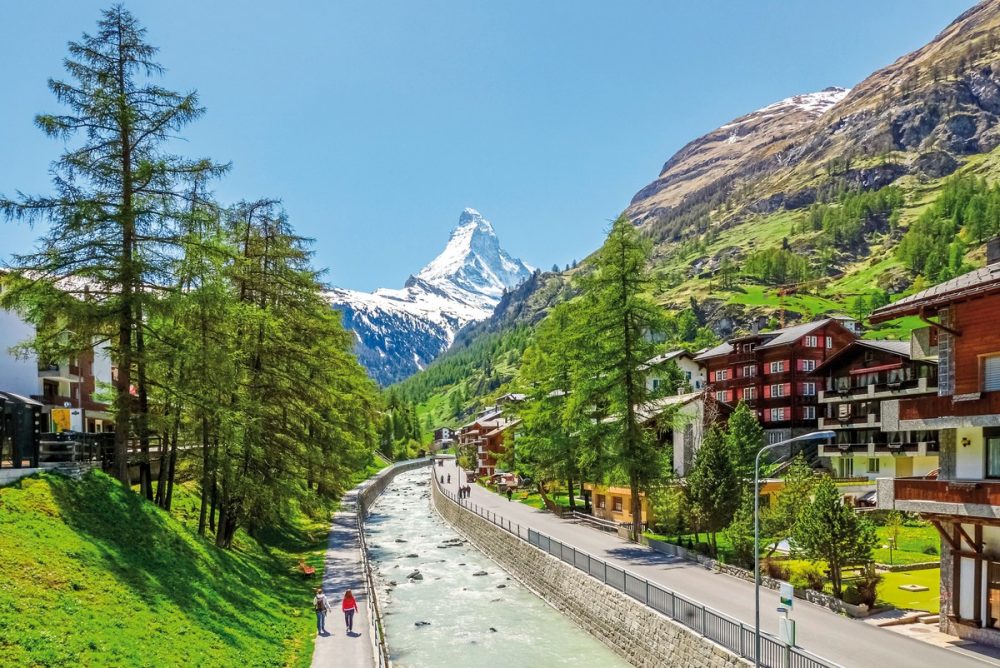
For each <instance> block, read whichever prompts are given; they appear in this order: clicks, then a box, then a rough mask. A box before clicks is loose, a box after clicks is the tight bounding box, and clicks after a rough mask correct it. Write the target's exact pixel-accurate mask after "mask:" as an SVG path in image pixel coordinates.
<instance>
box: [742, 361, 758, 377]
mask: <svg viewBox="0 0 1000 668" xmlns="http://www.w3.org/2000/svg"><path fill="white" fill-rule="evenodd" d="M756 375H757V367H756V366H754V365H752V364H748V365H747V366H745V367H743V377H744V378H753V377H754V376H756Z"/></svg>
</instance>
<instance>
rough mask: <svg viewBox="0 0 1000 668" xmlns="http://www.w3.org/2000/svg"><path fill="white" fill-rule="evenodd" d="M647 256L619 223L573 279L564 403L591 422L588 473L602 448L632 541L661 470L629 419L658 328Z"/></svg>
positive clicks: (642, 395) (643, 391) (626, 224)
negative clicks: (622, 488)
mask: <svg viewBox="0 0 1000 668" xmlns="http://www.w3.org/2000/svg"><path fill="white" fill-rule="evenodd" d="M651 253H652V243H651V242H650V240H649V239H647V238H645V237H643V236H642V235H641V234H640V233H639V231H638V230H637V229H636V228H635V226H634V225H632V223H631V222H630V221H629V220H628V218H626V217H625V216H620V217H619V218H618V219H617V220H616V221H615V222H614V224H613V225H612V227H611V231H610V233H609V234H608V238H607V240H606V241H605V243H604V246H602V247H601V249H600V250H599V251H598V252H597V253H596V254H595V256H594V259H593V262H592V267H593V269H592V270H591V271H590V272H589V273H588V274H587V275H585V276H583V277H582V278H581V279H580V287H581V291H582V295H581V300H580V306H579V308H580V313H579V323H580V326H579V336H578V340H579V341H580V355H581V361H580V364H578V365H577V370H576V373H575V378H574V386H573V392H572V393H571V395H570V399H569V401H570V404H571V406H570V408H569V410H570V411H572V412H575V413H577V414H581V413H584V412H587V411H589V412H590V413H591V416H592V419H591V420H590V421H589V422H588V423H587V425H586V427H585V428H584V430H583V431H584V432H585V433H584V436H585V437H586V440H587V442H588V443H589V444H590V454H591V457H592V463H593V464H594V465H595V466H593V467H591V468H592V470H593V469H596V468H597V466H596V465H598V464H599V463H600V462H602V461H606V460H604V458H603V456H602V455H603V452H602V451H600V450H599V451H596V452H595V450H594V448H600V449H602V450H603V449H606V450H607V451H608V452H609V453H610V454H611V455H613V457H612V458H611V459H612V461H613V463H614V465H615V466H617V467H619V468H620V470H621V472H622V473H623V475H624V477H625V478H626V479H627V480H628V485H629V489H630V491H631V507H630V514H631V516H632V531H633V534H634V535H638V534H639V533H640V532H641V527H642V519H641V518H642V505H641V498H640V494H641V493H642V492H643V491H648V488H649V486H650V483H651V482H652V481H654V480H656V479H657V478H658V477H660V476H661V475H662V470H663V463H662V461H661V460H662V459H663V453H662V452H661V451H660V450H659V449H658V448H657V447H656V446H655V444H654V443H653V439H652V436H651V434H650V433H649V431H648V430H646V429H644V428H643V425H642V423H641V418H640V416H639V414H638V413H637V410H638V409H639V408H640V407H641V406H642V405H643V404H645V403H646V402H647V401H648V400H649V390H648V389H647V387H646V376H647V375H648V373H649V369H648V368H647V367H646V366H645V365H646V362H648V361H649V359H650V358H652V357H653V355H654V354H655V353H656V349H655V344H654V343H653V337H652V334H654V333H657V332H662V331H664V329H665V322H664V316H663V313H662V311H661V310H660V308H659V307H658V306H657V305H656V304H655V303H654V302H653V301H652V299H650V297H649V296H648V295H649V294H650V292H651V291H652V288H653V282H654V281H653V277H652V274H651V273H650V271H649V267H648V263H649V259H650V255H651Z"/></svg>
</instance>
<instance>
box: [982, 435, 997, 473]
mask: <svg viewBox="0 0 1000 668" xmlns="http://www.w3.org/2000/svg"><path fill="white" fill-rule="evenodd" d="M983 438H984V439H985V440H986V477H987V478H1000V429H995V428H994V429H983Z"/></svg>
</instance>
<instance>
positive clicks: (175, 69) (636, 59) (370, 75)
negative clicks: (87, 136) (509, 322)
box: [0, 0, 973, 290]
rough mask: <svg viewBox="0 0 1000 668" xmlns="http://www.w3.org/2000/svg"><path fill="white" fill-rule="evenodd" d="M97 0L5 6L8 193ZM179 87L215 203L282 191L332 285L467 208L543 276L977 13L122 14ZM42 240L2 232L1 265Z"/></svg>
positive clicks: (478, 10) (361, 8)
mask: <svg viewBox="0 0 1000 668" xmlns="http://www.w3.org/2000/svg"><path fill="white" fill-rule="evenodd" d="M109 4H110V3H108V2H98V1H96V0H46V1H42V0H36V1H32V2H27V1H25V2H22V1H20V0H0V63H2V65H0V90H2V91H3V93H2V96H0V158H2V159H0V193H4V194H6V195H11V194H13V192H14V191H16V190H22V191H24V192H29V193H38V192H45V191H47V190H48V188H49V180H48V173H47V169H48V165H49V163H50V162H51V161H52V160H53V159H54V158H55V157H57V155H58V153H59V150H60V143H59V142H58V141H55V140H51V139H47V138H45V137H44V136H43V135H42V134H41V132H39V131H38V130H36V129H35V128H34V127H33V125H32V119H33V117H34V115H35V114H36V113H39V112H43V111H45V112H52V111H57V110H58V106H57V105H56V104H55V101H54V99H53V98H52V96H51V94H50V93H49V92H48V90H47V89H46V85H45V82H46V79H47V78H49V77H52V76H57V77H61V76H63V70H62V67H61V62H62V59H63V57H64V56H65V55H66V48H65V45H66V42H67V41H68V40H70V39H75V38H77V37H79V35H80V33H81V32H83V31H85V30H86V31H91V30H93V27H94V24H95V22H96V20H97V18H98V15H99V10H100V9H101V8H102V7H106V6H108V5H109ZM124 4H125V5H126V6H127V7H129V8H130V9H131V10H132V11H133V12H134V13H135V14H136V15H137V16H138V17H139V18H140V20H141V21H143V22H144V23H145V24H146V26H147V28H148V29H149V34H148V37H149V40H150V42H151V43H153V44H155V45H157V46H159V47H160V48H161V53H160V60H161V62H162V63H163V64H164V65H165V66H166V67H167V68H168V72H167V75H166V77H165V79H164V81H163V83H164V85H165V86H167V87H168V88H173V89H175V90H190V89H197V90H198V91H199V93H200V95H201V98H202V101H203V103H204V104H205V106H206V107H207V108H208V113H207V115H206V116H205V117H203V118H202V119H201V120H199V121H198V122H197V123H196V124H195V125H193V126H190V128H189V130H188V131H187V132H186V133H185V134H186V138H187V140H188V146H187V151H188V153H189V154H190V155H198V156H201V155H207V156H211V157H212V158H214V159H216V160H218V161H232V163H233V170H232V173H231V174H230V175H229V176H227V177H226V178H225V179H224V180H223V181H222V182H221V183H219V184H218V185H217V187H216V193H217V196H218V197H219V198H220V199H221V200H222V201H223V202H233V201H236V200H238V199H241V198H247V199H251V198H257V197H263V196H272V197H280V198H282V199H283V200H284V203H285V206H286V208H287V210H288V212H289V216H290V219H291V221H292V222H293V224H294V225H295V226H296V229H297V230H298V231H299V232H300V233H302V234H304V235H307V236H310V237H314V238H315V239H316V244H315V251H316V261H317V264H319V265H321V266H324V267H327V268H329V274H328V280H329V281H330V282H331V283H334V284H336V285H340V286H343V287H350V288H357V289H365V290H370V289H373V288H375V287H379V286H387V287H397V286H399V285H400V284H401V283H402V282H403V281H404V280H405V279H406V276H407V275H408V274H410V273H413V272H416V271H417V270H418V269H419V268H420V267H421V266H422V265H423V264H425V263H426V262H427V261H428V260H430V259H431V258H432V257H433V256H434V255H436V254H437V252H438V251H439V250H440V249H441V248H442V247H443V246H444V244H445V242H446V241H447V238H448V232H449V231H450V230H451V228H452V227H453V226H454V225H455V223H456V222H457V219H458V215H459V213H460V212H461V210H462V209H463V208H464V207H467V206H471V207H475V208H477V209H479V210H480V211H482V212H483V214H484V215H485V216H486V217H487V218H489V219H490V220H491V221H492V222H493V224H494V227H495V228H496V230H497V233H498V234H499V236H500V239H501V242H502V243H503V245H504V246H505V247H506V248H507V249H508V250H509V251H511V252H512V253H514V254H515V255H517V256H519V257H521V258H523V259H524V260H525V261H527V262H529V263H531V264H534V265H536V266H539V267H542V268H545V269H548V268H549V267H551V265H552V264H553V263H559V264H560V265H562V264H566V263H567V262H570V261H572V260H573V259H577V258H582V257H583V256H585V255H587V254H588V253H590V252H591V251H593V250H594V249H595V248H596V247H597V246H598V245H599V244H600V243H601V241H602V239H603V235H604V231H605V230H606V228H607V226H608V222H609V221H610V220H612V219H613V218H614V217H615V216H616V215H617V214H618V213H620V212H621V211H622V210H623V209H624V208H625V207H626V206H627V205H628V202H629V199H630V198H631V197H632V195H633V194H634V193H635V192H636V191H637V190H639V188H641V187H642V186H644V185H645V184H647V183H648V182H650V181H652V180H653V179H654V178H655V177H656V175H657V173H658V172H659V170H660V168H661V166H662V164H663V162H664V161H665V160H666V159H667V158H668V157H669V156H670V155H671V154H672V153H673V152H674V151H676V150H677V149H678V148H680V147H681V146H683V145H684V144H685V143H686V142H687V141H689V140H691V139H693V138H695V137H697V136H698V135H700V134H702V133H704V132H706V131H708V130H711V129H713V128H715V127H717V126H719V125H721V124H722V123H725V122H726V121H728V120H730V119H732V118H734V117H736V116H739V115H741V114H743V113H746V112H749V111H752V110H754V109H757V108H759V107H762V106H764V105H767V104H770V103H771V102H774V101H776V100H779V99H781V98H784V97H788V96H790V95H794V94H796V93H804V92H811V91H814V90H819V89H821V88H825V87H826V86H830V85H840V86H851V85H853V84H855V83H857V82H858V81H860V80H861V79H863V78H864V77H865V76H867V75H868V74H869V73H871V72H872V71H874V70H876V69H878V68H880V67H882V66H884V65H887V64H888V63H890V62H892V61H893V60H895V59H896V58H897V57H899V56H901V55H903V54H904V53H906V52H907V51H910V50H912V49H915V48H917V47H919V46H921V45H923V44H924V43H925V42H927V41H929V40H930V39H931V38H933V36H934V35H935V34H937V33H938V32H939V31H940V30H941V29H942V28H944V26H945V25H946V24H947V23H948V22H950V21H951V20H952V19H954V18H955V17H956V16H958V14H960V13H961V12H962V11H964V10H965V9H967V8H968V7H970V6H971V5H972V4H973V2H972V1H971V0H836V1H833V0H826V1H820V0H785V1H783V2H779V1H777V0H756V1H754V2H746V0H712V1H707V0H706V1H703V2H682V1H680V0H669V1H668V0H660V1H652V0H648V1H638V0H616V1H614V2H608V1H607V0H572V1H570V0H563V1H560V2H557V1H556V0H502V1H500V0H496V1H490V2H488V1H487V0H448V1H445V0H421V1H416V0H380V1H377V2H376V1H373V0H352V1H349V2H346V1H342V0H341V1H333V2H331V1H327V0H283V1H281V2H278V1H276V0H271V1H264V0H239V1H238V2H237V1H235V0H232V1H225V2H224V1H221V0H169V1H164V0H134V1H133V0H127V1H126V2H125V3H124ZM37 235H38V231H37V230H31V229H29V228H28V227H27V226H25V225H15V224H3V226H2V227H0V240H2V245H0V253H7V252H11V251H24V250H27V249H28V248H30V246H31V244H32V242H33V239H34V238H35V237H37Z"/></svg>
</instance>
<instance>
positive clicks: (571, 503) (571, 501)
mask: <svg viewBox="0 0 1000 668" xmlns="http://www.w3.org/2000/svg"><path fill="white" fill-rule="evenodd" d="M566 489H567V490H568V491H569V509H570V510H571V511H573V512H576V499H575V498H574V496H573V478H570V479H568V480H567V481H566Z"/></svg>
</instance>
